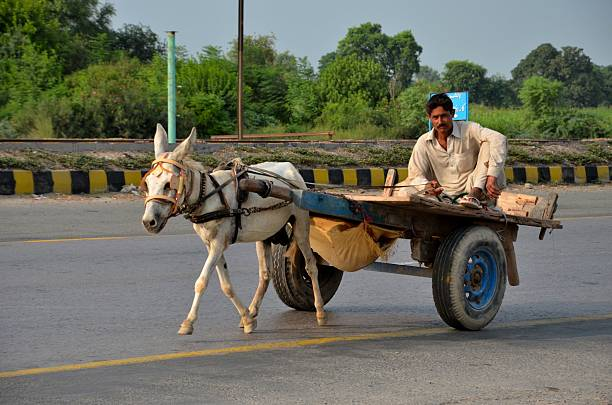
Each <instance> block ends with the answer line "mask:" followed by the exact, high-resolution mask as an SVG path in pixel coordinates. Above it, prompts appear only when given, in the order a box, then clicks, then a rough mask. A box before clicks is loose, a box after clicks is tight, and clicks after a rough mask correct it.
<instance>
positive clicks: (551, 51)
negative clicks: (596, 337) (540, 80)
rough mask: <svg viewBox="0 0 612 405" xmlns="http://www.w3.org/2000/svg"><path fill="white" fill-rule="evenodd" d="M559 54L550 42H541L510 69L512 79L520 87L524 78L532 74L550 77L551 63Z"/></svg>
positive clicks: (551, 75)
mask: <svg viewBox="0 0 612 405" xmlns="http://www.w3.org/2000/svg"><path fill="white" fill-rule="evenodd" d="M560 54H561V52H559V51H558V50H557V49H556V48H555V47H554V46H552V45H551V44H548V43H546V44H541V45H539V46H538V47H537V48H536V49H534V50H533V51H531V52H529V54H528V55H527V56H526V57H525V58H524V59H522V60H521V61H520V62H519V63H518V65H516V67H515V68H514V69H512V72H511V73H512V79H513V80H514V81H515V82H516V84H517V85H518V86H519V87H520V85H521V84H522V83H523V81H525V80H526V79H529V78H530V77H532V76H542V77H548V78H552V77H553V76H554V75H553V74H552V70H551V63H552V61H554V60H555V59H557V57H558V56H559V55H560Z"/></svg>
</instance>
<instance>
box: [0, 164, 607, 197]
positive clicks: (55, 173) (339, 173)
mask: <svg viewBox="0 0 612 405" xmlns="http://www.w3.org/2000/svg"><path fill="white" fill-rule="evenodd" d="M387 170H388V169H383V168H361V169H300V173H301V175H302V177H304V181H306V182H307V183H315V184H334V185H346V186H382V185H384V184H385V177H386V175H387ZM397 171H398V175H399V180H400V181H401V180H403V179H405V178H406V177H407V176H408V169H406V168H405V167H404V168H399V169H397ZM144 173H146V170H120V171H105V170H90V171H74V170H47V171H39V172H32V171H29V170H0V195H12V194H46V193H62V194H83V193H84V194H94V193H105V192H113V191H120V190H121V189H122V188H123V186H125V185H128V184H133V185H136V186H137V185H138V184H140V179H141V178H142V176H143V174H144ZM505 174H506V178H507V179H508V181H509V182H511V183H518V184H520V183H533V184H537V183H553V184H562V183H565V184H586V183H608V182H610V181H611V180H612V166H607V165H603V166H602V165H586V166H515V167H506V168H505Z"/></svg>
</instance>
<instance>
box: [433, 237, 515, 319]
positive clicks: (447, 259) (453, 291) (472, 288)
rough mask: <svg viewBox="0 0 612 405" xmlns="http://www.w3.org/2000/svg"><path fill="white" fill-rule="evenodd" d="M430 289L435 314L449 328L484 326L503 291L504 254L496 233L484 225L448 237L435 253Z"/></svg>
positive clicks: (493, 316) (504, 287)
mask: <svg viewBox="0 0 612 405" xmlns="http://www.w3.org/2000/svg"><path fill="white" fill-rule="evenodd" d="M432 287H433V298H434V302H435V303H436V309H437V310H438V314H439V315H440V317H441V318H442V320H443V321H444V322H446V323H447V324H448V325H449V326H452V327H453V328H456V329H460V330H480V329H482V328H484V327H485V326H487V324H488V323H489V322H491V321H492V320H493V318H495V315H496V314H497V311H498V310H499V307H500V306H501V303H502V300H503V298H504V291H505V290H506V255H505V252H504V247H503V246H502V242H501V240H500V239H499V237H498V236H497V234H496V233H495V232H494V231H493V230H492V229H490V228H488V227H485V226H470V227H467V228H459V229H457V230H455V231H453V232H452V233H451V234H450V235H448V236H447V237H446V238H445V239H444V240H443V241H442V244H441V245H440V249H439V250H438V253H437V254H436V259H435V261H434V266H433V279H432Z"/></svg>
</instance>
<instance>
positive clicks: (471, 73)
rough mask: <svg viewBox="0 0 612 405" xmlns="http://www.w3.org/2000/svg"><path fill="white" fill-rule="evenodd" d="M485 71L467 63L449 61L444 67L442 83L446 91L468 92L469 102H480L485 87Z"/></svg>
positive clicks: (464, 61) (471, 63) (480, 67)
mask: <svg viewBox="0 0 612 405" xmlns="http://www.w3.org/2000/svg"><path fill="white" fill-rule="evenodd" d="M486 73H487V69H485V68H484V67H482V66H480V65H478V64H476V63H473V62H470V61H467V60H451V61H450V62H448V63H447V64H446V65H445V66H444V72H442V83H443V84H444V86H445V87H446V88H447V90H448V91H469V92H470V101H471V102H474V103H478V102H480V98H481V97H482V96H483V94H482V93H483V91H484V89H485V85H486V78H485V75H486Z"/></svg>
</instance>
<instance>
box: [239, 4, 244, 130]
mask: <svg viewBox="0 0 612 405" xmlns="http://www.w3.org/2000/svg"><path fill="white" fill-rule="evenodd" d="M243 32H244V0H238V140H242V129H243V122H242V117H243V116H242V110H243V106H242V88H243V76H242V54H243V52H244V48H243V44H244V38H243Z"/></svg>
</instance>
